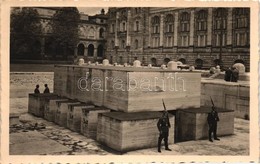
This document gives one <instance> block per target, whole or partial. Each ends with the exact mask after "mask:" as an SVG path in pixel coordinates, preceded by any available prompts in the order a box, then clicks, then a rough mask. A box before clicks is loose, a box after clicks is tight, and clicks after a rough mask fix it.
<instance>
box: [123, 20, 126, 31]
mask: <svg viewBox="0 0 260 164" xmlns="http://www.w3.org/2000/svg"><path fill="white" fill-rule="evenodd" d="M125 31H126V23H125V22H123V32H125Z"/></svg>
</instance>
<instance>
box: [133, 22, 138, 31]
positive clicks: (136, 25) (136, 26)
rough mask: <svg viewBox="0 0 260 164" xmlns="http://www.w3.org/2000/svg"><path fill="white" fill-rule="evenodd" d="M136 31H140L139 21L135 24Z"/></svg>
mask: <svg viewBox="0 0 260 164" xmlns="http://www.w3.org/2000/svg"><path fill="white" fill-rule="evenodd" d="M134 30H135V31H139V21H136V22H135V29H134Z"/></svg>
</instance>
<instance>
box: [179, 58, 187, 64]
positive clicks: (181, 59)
mask: <svg viewBox="0 0 260 164" xmlns="http://www.w3.org/2000/svg"><path fill="white" fill-rule="evenodd" d="M178 61H180V62H182V64H186V60H185V59H184V58H180V59H179V60H178Z"/></svg>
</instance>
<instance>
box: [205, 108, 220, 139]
mask: <svg viewBox="0 0 260 164" xmlns="http://www.w3.org/2000/svg"><path fill="white" fill-rule="evenodd" d="M207 120H208V124H209V141H210V142H213V140H212V139H211V134H212V132H213V136H214V140H220V139H219V138H218V137H217V123H218V121H219V117H218V112H217V111H215V107H214V106H212V111H211V112H210V113H209V114H208V118H207Z"/></svg>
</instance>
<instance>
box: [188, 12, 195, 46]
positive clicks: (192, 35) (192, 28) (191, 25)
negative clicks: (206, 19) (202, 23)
mask: <svg viewBox="0 0 260 164" xmlns="http://www.w3.org/2000/svg"><path fill="white" fill-rule="evenodd" d="M189 45H190V46H193V45H194V10H191V12H190V43H189Z"/></svg>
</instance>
